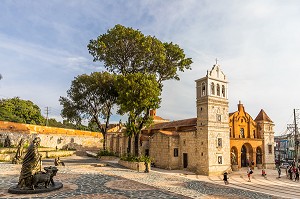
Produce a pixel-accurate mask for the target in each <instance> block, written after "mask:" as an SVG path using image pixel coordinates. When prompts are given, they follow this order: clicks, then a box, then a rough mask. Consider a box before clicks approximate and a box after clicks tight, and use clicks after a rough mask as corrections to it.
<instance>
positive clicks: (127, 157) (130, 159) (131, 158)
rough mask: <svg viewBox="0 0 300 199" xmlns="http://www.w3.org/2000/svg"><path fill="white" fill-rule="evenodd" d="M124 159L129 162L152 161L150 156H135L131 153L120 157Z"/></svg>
mask: <svg viewBox="0 0 300 199" xmlns="http://www.w3.org/2000/svg"><path fill="white" fill-rule="evenodd" d="M120 159H121V160H123V161H128V162H146V163H150V162H151V158H150V157H149V156H144V155H142V156H140V157H136V156H133V155H131V154H127V155H124V156H122V157H121V158H120Z"/></svg>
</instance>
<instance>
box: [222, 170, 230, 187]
mask: <svg viewBox="0 0 300 199" xmlns="http://www.w3.org/2000/svg"><path fill="white" fill-rule="evenodd" d="M228 179H229V177H228V173H227V172H226V171H225V172H224V174H223V181H224V183H225V185H228V184H229V182H228Z"/></svg>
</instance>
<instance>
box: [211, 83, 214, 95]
mask: <svg viewBox="0 0 300 199" xmlns="http://www.w3.org/2000/svg"><path fill="white" fill-rule="evenodd" d="M211 94H212V95H214V94H215V84H214V83H213V82H212V83H211Z"/></svg>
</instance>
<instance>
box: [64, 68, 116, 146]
mask: <svg viewBox="0 0 300 199" xmlns="http://www.w3.org/2000/svg"><path fill="white" fill-rule="evenodd" d="M115 82H116V76H115V75H113V74H110V73H108V72H94V73H91V74H90V75H86V74H83V75H79V76H77V77H75V79H74V80H73V81H72V84H71V88H70V89H69V90H68V91H67V97H60V99H59V101H60V104H61V105H62V106H63V109H62V112H61V115H62V117H63V118H67V119H68V121H70V122H74V123H75V124H77V125H79V124H81V122H82V120H83V119H88V120H89V121H90V123H91V124H97V128H98V130H99V131H100V132H101V133H102V134H103V137H104V139H106V138H105V137H106V136H105V134H106V131H107V128H108V124H109V119H110V116H111V111H112V108H113V105H114V104H115V103H116V99H117V95H118V93H117V91H116V87H115ZM101 119H103V120H104V123H105V125H102V123H101ZM103 148H104V149H105V141H104V142H103Z"/></svg>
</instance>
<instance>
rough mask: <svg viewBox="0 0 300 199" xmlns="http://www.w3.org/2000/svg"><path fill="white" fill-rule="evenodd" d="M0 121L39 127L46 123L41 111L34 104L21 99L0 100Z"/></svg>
mask: <svg viewBox="0 0 300 199" xmlns="http://www.w3.org/2000/svg"><path fill="white" fill-rule="evenodd" d="M0 120H4V121H11V122H18V123H26V124H37V125H42V124H44V123H45V119H44V117H43V116H42V115H41V109H40V108H39V107H38V106H37V105H36V104H34V103H33V102H31V101H29V100H22V99H20V98H19V97H14V98H11V99H1V100H0Z"/></svg>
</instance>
